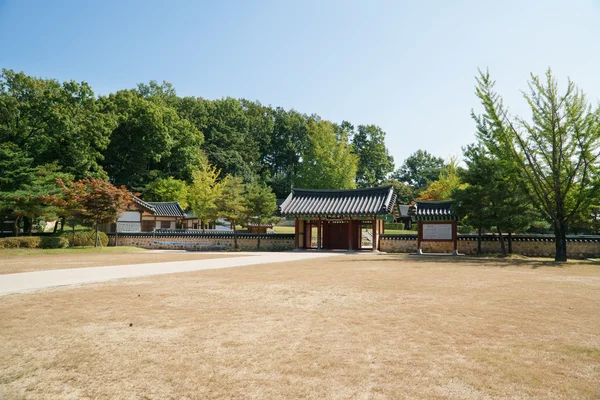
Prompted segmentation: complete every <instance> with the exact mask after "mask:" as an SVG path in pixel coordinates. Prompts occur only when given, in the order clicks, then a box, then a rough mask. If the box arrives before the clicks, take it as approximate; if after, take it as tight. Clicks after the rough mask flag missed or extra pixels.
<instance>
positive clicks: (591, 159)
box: [473, 70, 600, 261]
mask: <svg viewBox="0 0 600 400" xmlns="http://www.w3.org/2000/svg"><path fill="white" fill-rule="evenodd" d="M476 93H477V96H478V97H479V99H480V100H481V102H482V104H483V107H484V113H483V114H482V115H475V114H474V113H473V118H474V120H475V122H476V124H477V131H478V138H479V139H480V140H481V141H482V142H483V143H484V144H485V146H486V147H487V149H488V150H489V151H490V153H492V154H493V155H495V156H496V157H498V158H499V159H501V160H504V161H505V162H506V163H507V165H509V166H510V167H511V168H512V169H513V170H514V171H515V174H517V175H518V176H521V177H523V182H524V186H525V188H524V189H525V192H526V193H528V194H529V195H530V197H531V200H532V202H533V204H535V205H536V206H537V208H538V210H539V211H540V212H541V213H542V214H543V216H544V217H545V218H546V219H547V220H548V221H550V222H552V225H553V229H554V234H555V238H556V254H555V260H556V261H566V260H567V240H566V235H567V232H568V227H569V224H570V223H571V222H573V221H574V219H575V218H576V216H577V214H578V212H579V211H580V210H582V209H586V208H588V207H589V205H590V204H591V201H593V199H594V198H595V197H596V195H597V193H598V191H600V176H599V175H598V173H599V171H600V110H599V109H595V110H593V109H592V108H591V106H590V105H589V104H588V102H587V100H586V98H585V95H584V94H583V93H582V92H581V91H580V90H579V89H578V88H577V87H576V86H575V85H574V84H573V82H571V81H569V82H568V84H567V89H566V91H565V92H564V93H562V94H560V93H559V91H558V85H557V83H556V80H555V78H554V77H553V76H552V73H551V71H550V70H548V71H547V72H546V76H545V79H541V78H540V77H538V76H535V75H533V74H532V75H531V81H530V82H529V93H525V94H524V97H525V99H526V101H527V103H528V104H529V107H530V109H531V113H532V121H531V122H530V121H526V120H525V119H523V118H518V117H517V118H515V119H511V118H510V117H509V116H508V113H507V111H506V109H505V108H504V105H503V102H502V99H501V98H500V96H499V95H498V94H497V93H496V92H495V90H494V82H493V81H492V80H491V78H490V75H489V73H488V72H485V73H484V72H482V71H480V74H479V77H478V78H477V86H476Z"/></svg>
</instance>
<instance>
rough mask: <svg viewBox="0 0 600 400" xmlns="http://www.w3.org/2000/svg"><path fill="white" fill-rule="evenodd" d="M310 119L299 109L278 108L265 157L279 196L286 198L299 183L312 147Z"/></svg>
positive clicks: (270, 179)
mask: <svg viewBox="0 0 600 400" xmlns="http://www.w3.org/2000/svg"><path fill="white" fill-rule="evenodd" d="M310 120H311V118H310V117H308V116H307V115H305V114H301V113H299V112H297V111H295V110H289V111H286V110H284V109H283V108H281V107H278V108H276V109H275V110H274V122H273V124H274V125H273V137H272V138H271V142H270V147H269V150H268V151H267V152H266V153H265V156H264V157H263V160H264V163H265V165H266V166H267V168H268V172H269V177H268V183H269V184H270V186H271V187H272V188H273V191H274V192H275V195H276V196H277V197H278V198H285V197H286V196H287V195H288V194H289V193H290V191H291V190H292V187H293V186H294V182H297V179H298V175H299V173H300V168H301V164H302V162H301V161H302V154H303V153H304V152H305V151H306V149H307V148H308V146H309V140H308V125H309V121H310Z"/></svg>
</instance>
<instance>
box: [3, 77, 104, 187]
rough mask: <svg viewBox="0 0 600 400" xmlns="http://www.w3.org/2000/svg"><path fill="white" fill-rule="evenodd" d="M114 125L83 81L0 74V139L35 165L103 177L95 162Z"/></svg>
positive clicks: (81, 175)
mask: <svg viewBox="0 0 600 400" xmlns="http://www.w3.org/2000/svg"><path fill="white" fill-rule="evenodd" d="M115 126H116V122H115V119H114V116H112V115H111V114H110V113H103V112H102V110H101V108H100V105H99V103H98V101H97V100H96V98H95V96H94V92H93V91H92V89H91V88H90V86H89V85H88V84H87V83H85V82H81V83H78V82H74V81H70V82H64V83H62V84H61V83H59V82H58V81H56V80H53V79H40V78H34V77H30V76H27V75H25V74H24V73H22V72H20V73H15V72H14V71H12V70H6V69H3V70H2V73H1V74H0V143H14V144H16V145H17V146H18V147H19V148H20V149H21V150H23V151H24V152H25V154H26V155H27V157H30V158H32V159H33V165H43V164H51V163H56V164H57V165H58V166H59V167H60V168H61V171H63V172H65V173H71V174H73V175H74V176H76V177H78V178H81V177H93V176H106V174H105V173H104V171H103V170H102V168H101V167H100V165H99V163H100V161H101V160H102V152H103V151H104V150H105V149H106V147H107V145H108V143H109V135H110V132H111V131H112V130H113V129H114V127H115Z"/></svg>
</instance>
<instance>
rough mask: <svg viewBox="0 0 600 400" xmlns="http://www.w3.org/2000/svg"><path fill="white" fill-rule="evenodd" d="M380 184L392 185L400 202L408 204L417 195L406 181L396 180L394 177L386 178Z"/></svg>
mask: <svg viewBox="0 0 600 400" xmlns="http://www.w3.org/2000/svg"><path fill="white" fill-rule="evenodd" d="M382 184H383V185H392V186H393V187H394V192H396V196H398V201H399V202H400V204H410V203H412V201H413V200H414V199H415V197H417V193H416V192H415V190H414V189H413V188H412V187H411V186H410V185H409V184H407V183H404V182H400V181H397V180H396V179H388V180H387V181H384V182H383V183H382Z"/></svg>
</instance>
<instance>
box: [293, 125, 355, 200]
mask: <svg viewBox="0 0 600 400" xmlns="http://www.w3.org/2000/svg"><path fill="white" fill-rule="evenodd" d="M308 140H309V145H308V147H307V149H306V150H305V151H304V153H303V155H302V165H301V167H300V171H299V176H298V177H297V178H298V179H297V185H296V186H298V187H305V188H311V189H354V188H355V187H356V171H357V168H358V157H357V156H356V154H354V151H353V149H352V144H350V143H349V141H348V136H347V134H346V133H345V132H344V131H337V132H336V125H335V124H333V123H331V122H329V121H318V122H311V123H310V124H309V127H308Z"/></svg>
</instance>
